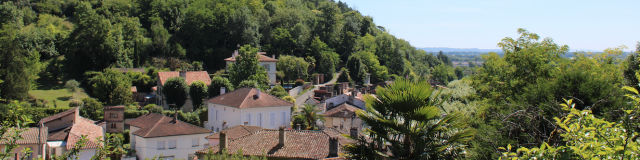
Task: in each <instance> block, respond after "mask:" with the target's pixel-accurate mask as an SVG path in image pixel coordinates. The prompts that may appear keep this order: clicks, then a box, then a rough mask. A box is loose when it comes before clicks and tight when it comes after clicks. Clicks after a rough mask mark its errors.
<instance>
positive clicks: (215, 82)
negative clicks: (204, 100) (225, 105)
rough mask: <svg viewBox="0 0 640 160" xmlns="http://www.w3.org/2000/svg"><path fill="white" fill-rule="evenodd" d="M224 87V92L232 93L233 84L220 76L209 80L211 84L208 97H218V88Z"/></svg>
mask: <svg viewBox="0 0 640 160" xmlns="http://www.w3.org/2000/svg"><path fill="white" fill-rule="evenodd" d="M221 87H224V89H225V92H231V91H233V89H234V88H233V84H231V82H229V79H227V78H223V77H220V76H217V75H216V76H215V77H213V79H211V84H210V85H209V88H208V89H209V97H215V96H218V95H220V88H221Z"/></svg>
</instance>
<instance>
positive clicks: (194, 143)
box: [191, 138, 200, 147]
mask: <svg viewBox="0 0 640 160" xmlns="http://www.w3.org/2000/svg"><path fill="white" fill-rule="evenodd" d="M197 146H200V140H199V139H198V138H193V139H191V147H197Z"/></svg>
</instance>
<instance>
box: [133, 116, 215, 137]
mask: <svg viewBox="0 0 640 160" xmlns="http://www.w3.org/2000/svg"><path fill="white" fill-rule="evenodd" d="M126 124H128V125H132V126H136V127H139V128H140V130H138V131H135V132H133V133H131V134H133V135H137V136H140V137H143V138H151V137H164V136H177V135H189V134H201V133H211V132H212V131H210V130H207V129H204V128H202V127H198V126H195V125H192V124H189V123H186V122H182V121H180V120H178V121H176V122H174V121H173V118H171V117H167V116H164V115H160V114H157V113H147V114H145V115H143V116H140V117H138V118H136V119H134V120H132V121H130V122H127V123H126Z"/></svg>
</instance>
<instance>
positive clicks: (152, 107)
mask: <svg viewBox="0 0 640 160" xmlns="http://www.w3.org/2000/svg"><path fill="white" fill-rule="evenodd" d="M144 109H145V110H147V111H149V112H150V113H162V112H164V109H163V108H162V107H161V106H158V105H156V104H148V105H146V106H144Z"/></svg>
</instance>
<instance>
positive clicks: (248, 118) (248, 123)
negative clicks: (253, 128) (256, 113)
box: [245, 114, 251, 125]
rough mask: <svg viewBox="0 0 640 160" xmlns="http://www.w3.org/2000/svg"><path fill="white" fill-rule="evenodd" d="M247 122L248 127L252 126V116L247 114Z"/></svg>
mask: <svg viewBox="0 0 640 160" xmlns="http://www.w3.org/2000/svg"><path fill="white" fill-rule="evenodd" d="M245 122H247V125H251V114H247V116H246V121H245Z"/></svg>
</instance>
